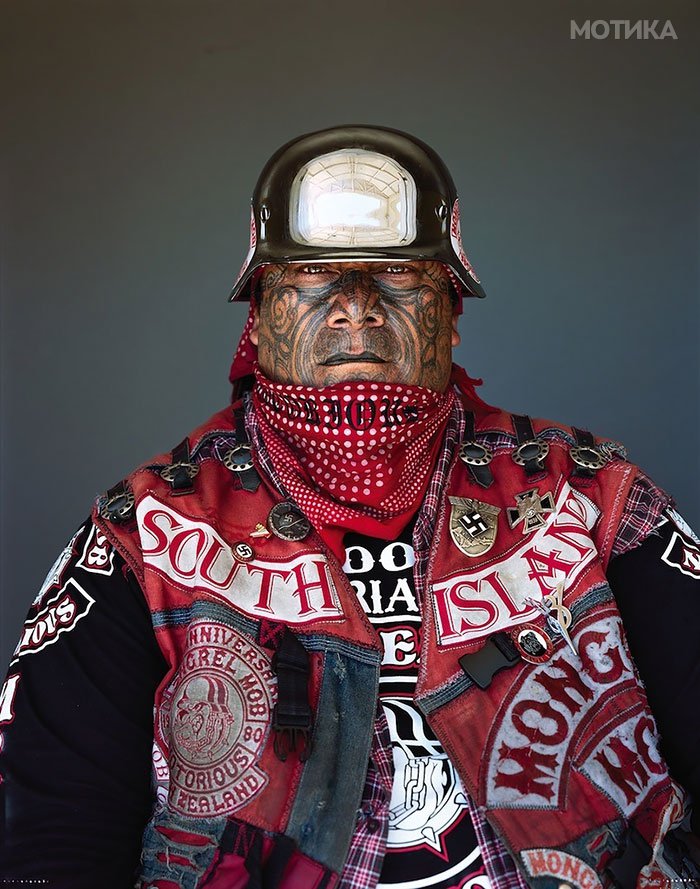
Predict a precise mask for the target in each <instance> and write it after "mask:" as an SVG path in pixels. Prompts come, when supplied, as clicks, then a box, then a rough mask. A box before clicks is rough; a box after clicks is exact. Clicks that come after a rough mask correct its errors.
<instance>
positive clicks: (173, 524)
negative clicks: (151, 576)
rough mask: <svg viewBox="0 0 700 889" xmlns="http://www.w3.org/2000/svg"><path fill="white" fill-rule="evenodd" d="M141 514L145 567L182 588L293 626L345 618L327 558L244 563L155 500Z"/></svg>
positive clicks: (211, 533) (210, 532)
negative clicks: (201, 591)
mask: <svg viewBox="0 0 700 889" xmlns="http://www.w3.org/2000/svg"><path fill="white" fill-rule="evenodd" d="M136 515H137V518H138V523H139V534H140V536H141V545H142V551H143V561H144V565H145V566H146V567H148V568H151V569H152V570H154V571H157V572H158V573H160V574H162V575H164V576H165V577H168V578H169V579H170V580H172V581H173V582H175V583H176V584H177V585H178V586H179V587H180V588H184V589H188V590H191V591H194V590H203V591H204V592H206V593H209V594H211V595H212V596H215V597H216V598H217V599H222V600H223V601H225V602H226V603H227V604H229V605H233V606H234V607H235V608H237V609H239V610H241V611H243V612H245V613H246V614H249V615H251V616H252V617H256V618H261V617H265V618H268V619H269V620H277V621H283V622H284V623H287V624H292V625H299V624H307V623H311V622H312V621H316V620H324V621H325V620H340V619H344V617H345V616H344V614H343V612H342V609H341V607H340V602H339V599H338V593H337V591H336V588H335V584H334V583H333V578H332V577H331V573H330V568H329V566H328V561H327V560H326V557H325V556H324V555H323V554H322V553H317V554H312V555H302V556H297V557H296V558H294V559H289V560H287V561H284V562H279V561H278V562H272V561H265V560H263V559H259V558H254V559H251V560H250V561H241V560H239V559H236V558H235V557H234V555H233V553H232V551H231V547H230V545H229V544H228V543H226V541H225V540H224V539H223V538H222V537H220V536H219V535H218V534H217V533H216V531H215V530H214V529H213V528H212V527H211V525H208V524H206V523H205V522H199V521H194V520H192V519H188V518H186V517H185V516H183V515H181V514H180V513H178V512H176V511H175V510H174V509H172V508H171V507H169V506H166V505H165V504H164V503H161V502H160V501H159V500H156V499H155V497H151V496H148V497H144V499H143V500H142V501H141V503H139V506H138V508H137V510H136Z"/></svg>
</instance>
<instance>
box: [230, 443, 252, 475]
mask: <svg viewBox="0 0 700 889" xmlns="http://www.w3.org/2000/svg"><path fill="white" fill-rule="evenodd" d="M223 463H224V466H225V467H226V468H227V469H230V470H231V472H247V471H248V470H249V469H252V468H253V455H252V453H251V450H250V445H249V444H243V443H242V444H237V445H234V446H233V447H232V448H231V450H230V451H227V452H226V453H225V454H224V460H223Z"/></svg>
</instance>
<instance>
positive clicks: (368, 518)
mask: <svg viewBox="0 0 700 889" xmlns="http://www.w3.org/2000/svg"><path fill="white" fill-rule="evenodd" d="M255 380H256V385H255V387H254V389H253V403H254V405H255V408H256V412H257V416H258V420H259V423H260V431H261V434H262V437H263V441H264V442H265V446H266V448H267V450H268V453H269V455H270V459H271V460H272V465H273V466H274V468H275V471H276V472H277V474H278V475H279V478H280V480H281V482H282V484H283V485H284V488H285V489H286V491H287V492H288V493H289V494H290V495H291V497H293V499H294V500H295V502H296V503H298V504H299V506H300V507H301V508H302V510H303V511H304V513H305V514H306V515H307V516H308V517H309V519H310V520H311V522H312V523H313V525H314V527H315V528H316V529H317V531H318V532H319V533H320V534H321V536H322V537H323V539H324V540H325V542H326V543H327V544H328V546H329V547H330V549H331V550H332V551H333V552H334V553H335V555H336V556H337V557H338V559H339V560H340V561H341V562H342V561H343V534H344V533H345V532H346V531H358V532H360V533H361V534H368V535H371V536H373V537H380V538H382V539H383V540H395V539H396V537H398V535H399V534H400V533H401V531H402V530H403V528H404V527H405V526H406V525H407V524H408V522H409V521H410V519H411V518H412V516H413V515H414V513H415V512H416V510H417V509H418V507H419V506H420V504H421V501H422V499H423V496H424V495H425V491H426V488H427V487H428V482H429V481H430V476H431V473H432V470H433V466H434V465H435V459H436V457H437V452H438V450H439V447H440V443H441V441H442V436H443V433H444V430H445V426H446V424H447V420H448V418H449V416H450V412H451V410H452V405H453V404H454V399H455V394H454V391H453V389H452V387H450V388H448V390H447V391H446V392H444V393H441V392H434V391H433V390H432V389H426V388H424V387H422V386H407V385H405V384H399V383H372V382H347V383H337V384H336V385H333V386H324V387H323V388H320V389H318V388H313V387H311V386H294V385H289V384H284V383H273V382H272V381H271V380H268V379H267V378H266V377H264V376H263V375H262V374H261V373H260V371H259V370H258V371H256V373H255Z"/></svg>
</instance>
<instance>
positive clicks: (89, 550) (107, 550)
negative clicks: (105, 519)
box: [76, 525, 114, 575]
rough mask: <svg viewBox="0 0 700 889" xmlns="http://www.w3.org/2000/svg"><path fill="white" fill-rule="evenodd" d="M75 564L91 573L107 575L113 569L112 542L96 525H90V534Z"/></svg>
mask: <svg viewBox="0 0 700 889" xmlns="http://www.w3.org/2000/svg"><path fill="white" fill-rule="evenodd" d="M76 564H77V567H78V568H82V569H83V570H85V571H89V572H90V573H92V574H105V575H109V574H111V573H112V572H113V571H114V550H113V549H112V544H111V543H110V542H109V540H107V538H106V537H105V535H104V534H103V533H102V531H100V529H99V528H98V527H97V525H93V526H92V531H91V532H90V536H89V537H88V539H87V542H86V544H85V547H84V548H83V554H82V556H81V557H80V560H79V561H78V562H77V563H76Z"/></svg>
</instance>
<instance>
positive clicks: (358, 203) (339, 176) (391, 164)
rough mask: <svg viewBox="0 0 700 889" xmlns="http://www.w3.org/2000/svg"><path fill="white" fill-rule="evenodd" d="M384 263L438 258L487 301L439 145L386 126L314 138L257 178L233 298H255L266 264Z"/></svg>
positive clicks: (336, 130) (276, 158) (279, 155)
mask: <svg viewBox="0 0 700 889" xmlns="http://www.w3.org/2000/svg"><path fill="white" fill-rule="evenodd" d="M383 259H388V260H438V261H440V262H443V263H444V264H445V265H446V266H447V267H448V269H450V270H451V272H452V274H453V276H454V278H456V279H457V281H456V283H458V285H459V284H461V285H462V287H461V289H462V290H463V291H464V292H465V295H469V296H478V297H483V296H485V295H486V294H485V293H484V291H483V290H482V288H481V284H480V283H479V279H478V278H477V276H476V273H475V272H474V269H473V268H472V266H471V263H470V262H469V260H468V259H467V256H466V254H465V252H464V248H463V247H462V237H461V233H460V224H459V201H458V199H457V193H456V191H455V186H454V182H453V181H452V177H451V176H450V173H449V171H448V169H447V167H446V166H445V164H444V163H443V162H442V160H441V159H440V158H439V157H438V155H437V154H436V153H435V152H434V151H433V150H432V148H430V147H429V146H428V145H426V144H425V142H421V141H420V140H419V139H416V138H414V137H413V136H409V135H408V134H407V133H402V132H399V131H398V130H390V129H385V128H384V127H372V126H342V127H333V128H332V129H328V130H321V131H319V132H317V133H308V134H307V135H305V136H299V137H298V138H297V139H293V140H292V141H291V142H287V144H286V145H283V146H282V148H280V149H279V150H278V151H276V152H275V154H273V156H272V157H271V158H270V160H269V161H268V162H267V164H266V165H265V168H264V169H263V171H262V173H261V174H260V178H259V179H258V183H257V185H256V186H255V191H254V193H253V200H252V207H251V220H250V250H249V251H248V255H247V256H246V259H245V262H244V263H243V267H242V268H241V271H240V272H239V275H238V278H237V280H236V283H235V284H234V286H233V289H232V291H231V296H230V299H232V300H242V299H249V298H250V283H251V279H252V277H253V275H254V273H255V271H256V270H257V269H259V268H260V267H261V266H263V265H265V264H266V263H277V262H313V263H322V262H357V261H360V260H364V261H368V260H383Z"/></svg>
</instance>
